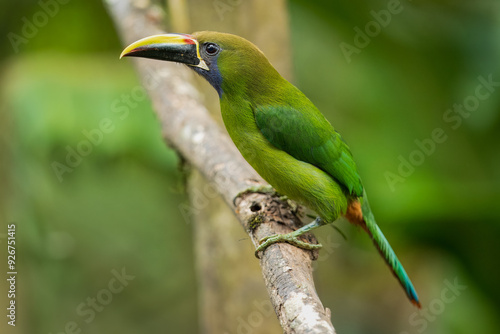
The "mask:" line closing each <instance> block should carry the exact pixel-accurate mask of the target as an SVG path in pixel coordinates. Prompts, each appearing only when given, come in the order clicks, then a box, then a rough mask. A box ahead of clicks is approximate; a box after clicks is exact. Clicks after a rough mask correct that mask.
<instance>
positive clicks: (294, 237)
mask: <svg viewBox="0 0 500 334" xmlns="http://www.w3.org/2000/svg"><path fill="white" fill-rule="evenodd" d="M296 232H297V231H294V232H291V233H287V234H275V235H270V236H267V237H265V238H262V239H260V241H259V247H257V249H256V250H255V256H256V257H257V258H259V252H260V251H264V250H265V249H266V248H267V247H269V246H271V245H272V244H275V243H277V242H286V243H289V244H291V245H294V246H296V247H299V248H302V249H306V250H314V249H319V248H321V247H323V246H322V245H321V244H310V243H308V242H305V241H301V240H299V238H298V237H299V236H300V235H301V234H302V233H296Z"/></svg>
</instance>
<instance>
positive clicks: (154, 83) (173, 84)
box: [107, 0, 334, 333]
mask: <svg viewBox="0 0 500 334" xmlns="http://www.w3.org/2000/svg"><path fill="white" fill-rule="evenodd" d="M107 4H108V6H109V9H110V12H111V14H112V16H113V18H114V20H115V24H116V26H117V28H118V31H119V33H120V35H121V36H122V39H123V41H124V43H126V44H128V43H131V42H133V41H135V40H137V39H140V38H143V37H145V36H148V35H153V34H159V33H163V32H164V31H163V29H162V28H161V22H162V21H163V12H162V10H161V9H160V8H159V7H156V6H154V5H151V4H150V3H149V2H148V1H144V0H136V1H125V0H107ZM134 62H135V64H136V66H137V69H138V71H139V73H140V76H141V78H142V81H143V83H144V86H145V88H146V89H147V91H148V93H149V95H150V97H151V100H152V103H153V107H154V109H155V111H156V112H157V115H158V118H159V120H160V122H161V126H162V133H163V136H164V139H165V141H166V142H167V143H168V144H169V145H170V146H172V147H174V148H175V149H176V150H177V151H178V153H179V154H180V155H181V156H182V157H183V158H184V159H186V160H187V161H188V162H189V163H190V164H191V165H192V166H194V167H195V168H196V169H197V170H198V171H199V172H200V173H201V174H202V175H203V176H204V177H205V178H206V179H207V180H208V184H207V185H206V187H204V189H200V191H199V194H200V196H201V198H204V197H205V198H210V197H214V196H215V195H214V194H215V192H217V193H219V194H220V195H221V196H222V198H223V200H224V201H225V202H226V204H227V205H228V206H229V207H230V208H231V210H232V211H233V212H234V214H235V215H236V217H237V218H238V220H239V222H240V223H241V225H242V226H243V228H244V230H245V231H246V232H247V233H248V235H249V237H250V239H251V240H252V242H253V244H254V245H257V244H258V240H260V239H261V238H263V237H265V236H268V235H271V234H276V233H287V232H290V231H292V230H294V229H296V228H298V227H299V226H301V225H302V224H301V222H300V219H299V218H298V217H297V215H296V214H295V212H294V211H293V210H292V209H291V208H290V207H289V206H288V204H287V203H286V202H283V201H281V200H279V199H278V198H276V197H273V196H271V195H269V194H260V193H248V194H245V195H243V196H241V197H238V198H237V199H236V201H235V204H233V201H234V200H235V197H236V196H237V194H238V193H240V192H241V191H243V190H245V189H247V188H248V187H249V186H255V185H264V184H265V182H264V181H263V180H262V178H261V177H260V176H259V175H258V174H257V173H256V172H255V171H254V170H253V169H252V168H251V167H250V166H249V165H248V163H247V162H246V161H245V160H244V159H243V158H242V157H241V155H240V154H239V152H238V151H237V150H236V148H235V147H234V145H233V144H232V142H231V141H230V139H229V137H228V136H227V134H226V133H225V132H224V131H222V129H221V128H220V127H219V126H218V125H217V123H216V122H215V121H214V120H213V118H211V117H210V115H209V113H208V111H207V110H206V108H205V107H204V106H203V105H202V104H201V103H200V96H199V94H198V92H197V90H196V88H195V87H194V86H193V85H192V84H191V83H190V80H191V77H192V73H191V72H189V71H188V69H185V68H183V67H181V66H179V65H177V64H172V63H168V62H159V61H154V60H147V59H140V60H135V61H134ZM202 202H203V201H200V203H202ZM200 207H201V208H203V205H202V204H200ZM200 207H199V208H200ZM199 208H198V209H199ZM181 209H182V210H184V208H181ZM194 209H195V210H196V209H197V208H196V207H195V208H194ZM184 212H186V213H187V215H189V214H191V212H192V211H188V210H184ZM308 237H309V238H311V236H308ZM310 241H314V239H310ZM207 251H208V250H207ZM316 255H317V254H315V253H311V252H309V251H305V250H302V249H299V248H296V247H293V246H291V245H288V244H275V245H272V246H270V247H269V248H268V249H267V250H266V251H265V252H264V254H263V255H262V258H261V259H260V266H261V269H262V274H263V276H264V281H265V283H266V287H267V290H268V293H269V296H270V298H271V302H272V305H273V308H274V310H275V312H276V314H277V316H278V319H279V321H280V324H281V327H282V328H283V331H284V332H285V333H334V329H333V326H332V324H331V321H330V314H329V310H328V309H325V308H324V307H323V305H322V304H321V301H320V299H319V297H318V296H317V293H316V290H315V288H314V282H313V277H312V270H311V261H312V260H313V259H314V258H315V256H316ZM248 261H251V259H248ZM249 302H251V301H249Z"/></svg>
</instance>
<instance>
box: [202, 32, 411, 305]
mask: <svg viewBox="0 0 500 334" xmlns="http://www.w3.org/2000/svg"><path fill="white" fill-rule="evenodd" d="M194 36H195V37H196V38H197V40H198V41H199V42H200V44H203V43H205V42H213V43H217V44H218V45H219V46H220V47H221V49H222V51H221V52H220V55H219V56H218V59H217V69H218V71H219V72H220V76H221V77H222V83H221V86H220V88H221V90H222V94H221V96H220V102H221V111H222V118H223V120H224V124H225V126H226V129H227V131H228V133H229V135H230V136H231V138H232V140H233V141H234V143H235V145H236V147H237V148H238V149H239V150H240V152H241V154H242V155H243V157H244V158H245V159H246V160H247V161H248V162H249V163H250V165H252V167H254V169H255V170H256V171H257V172H258V173H259V174H260V175H261V176H262V177H263V178H264V179H265V180H266V181H268V182H269V183H270V184H271V185H272V186H273V187H274V188H275V189H276V190H277V191H278V192H280V193H282V194H285V195H287V196H288V197H289V198H291V199H294V200H296V201H298V202H299V203H302V204H304V205H306V206H307V207H309V208H310V209H312V210H314V211H315V212H316V213H317V214H318V215H319V216H320V217H321V219H322V220H323V221H325V222H326V223H331V222H333V221H335V220H336V219H337V218H338V217H339V216H340V215H344V214H346V211H347V209H348V206H349V205H350V204H351V203H352V202H353V201H357V200H358V198H359V200H360V201H361V211H362V216H363V219H362V221H361V222H353V223H355V224H357V225H360V226H362V227H363V228H364V229H365V230H366V231H367V232H368V234H369V235H370V237H371V238H372V240H373V242H374V244H375V246H376V247H377V249H378V250H379V252H380V254H381V255H382V257H383V258H384V260H385V261H386V262H387V264H388V265H389V267H390V268H391V270H392V271H393V273H394V275H395V276H396V277H397V278H398V280H399V281H400V283H401V285H402V286H403V288H404V289H405V291H406V293H407V295H408V297H409V298H410V300H411V301H412V302H413V303H415V304H416V305H419V302H418V297H417V294H416V292H415V290H414V288H413V285H412V283H411V281H410V279H409V278H408V276H407V274H406V272H405V271H404V269H403V267H402V265H401V263H400V262H399V260H398V259H397V257H396V255H395V254H394V251H393V250H392V248H391V246H390V245H389V243H388V242H387V240H386V239H385V237H384V235H383V234H382V232H381V230H380V229H379V227H378V226H377V224H376V222H375V219H374V217H373V214H372V212H371V210H370V207H369V205H368V201H367V199H366V193H365V192H364V190H363V186H362V183H361V179H360V177H359V174H358V172H357V168H356V164H355V162H354V160H353V157H352V154H351V152H350V150H349V147H348V146H347V144H346V143H345V142H344V140H343V139H342V137H341V136H340V134H339V133H338V132H336V131H335V130H334V128H333V127H332V125H331V124H330V123H329V122H328V120H326V119H325V117H324V116H323V115H322V114H321V113H320V112H319V110H318V109H317V108H316V107H315V106H314V105H313V103H312V102H311V101H310V100H309V99H308V98H307V97H306V96H305V95H304V94H303V93H302V92H301V91H300V90H298V89H297V88H296V87H295V86H293V85H292V84H290V83H289V82H288V81H286V80H285V79H283V78H282V77H281V75H280V74H279V73H278V72H277V71H276V70H275V69H274V67H273V66H272V65H271V64H270V63H269V61H268V60H267V58H266V57H265V56H264V55H263V53H262V52H261V51H260V50H259V49H258V48H257V47H255V46H254V45H253V44H251V43H250V42H248V41H246V40H244V39H243V38H241V37H238V36H234V35H229V34H221V33H213V32H201V33H195V34H194Z"/></svg>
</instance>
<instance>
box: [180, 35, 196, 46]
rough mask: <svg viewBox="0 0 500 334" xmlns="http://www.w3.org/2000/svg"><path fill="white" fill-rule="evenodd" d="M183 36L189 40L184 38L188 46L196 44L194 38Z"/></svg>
mask: <svg viewBox="0 0 500 334" xmlns="http://www.w3.org/2000/svg"><path fill="white" fill-rule="evenodd" d="M182 36H186V37H187V38H184V40H183V42H184V43H186V44H196V43H195V41H194V40H193V36H191V35H188V34H182Z"/></svg>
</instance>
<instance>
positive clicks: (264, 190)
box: [233, 184, 277, 205]
mask: <svg viewBox="0 0 500 334" xmlns="http://www.w3.org/2000/svg"><path fill="white" fill-rule="evenodd" d="M248 193H260V194H271V195H275V194H277V192H276V190H274V188H273V187H272V186H271V185H269V184H266V185H260V186H251V187H248V188H246V189H245V190H242V191H240V192H239V193H238V194H237V195H236V196H234V199H233V204H234V205H236V199H237V198H238V197H241V196H242V195H244V194H248Z"/></svg>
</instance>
